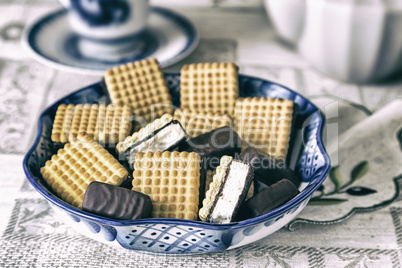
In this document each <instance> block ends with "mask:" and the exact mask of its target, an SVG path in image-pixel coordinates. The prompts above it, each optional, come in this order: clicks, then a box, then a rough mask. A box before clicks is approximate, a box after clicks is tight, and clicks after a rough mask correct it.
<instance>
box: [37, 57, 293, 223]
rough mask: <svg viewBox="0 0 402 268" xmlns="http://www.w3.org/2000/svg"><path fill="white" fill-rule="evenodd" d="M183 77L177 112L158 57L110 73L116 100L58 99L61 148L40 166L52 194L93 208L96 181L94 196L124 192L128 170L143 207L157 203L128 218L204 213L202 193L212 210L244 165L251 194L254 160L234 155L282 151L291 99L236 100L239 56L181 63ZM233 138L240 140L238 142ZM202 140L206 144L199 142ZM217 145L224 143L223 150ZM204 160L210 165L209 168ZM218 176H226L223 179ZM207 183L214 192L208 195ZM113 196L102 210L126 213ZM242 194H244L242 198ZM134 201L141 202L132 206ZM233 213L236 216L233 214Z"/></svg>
mask: <svg viewBox="0 0 402 268" xmlns="http://www.w3.org/2000/svg"><path fill="white" fill-rule="evenodd" d="M180 79H181V81H180V84H181V88H180V96H181V98H180V102H181V106H180V107H176V108H177V109H176V110H175V111H174V113H173V108H174V107H173V104H172V98H171V96H170V94H169V90H168V88H167V86H166V81H165V79H164V75H163V73H162V71H161V68H160V66H159V64H158V62H157V61H156V60H155V59H147V60H141V61H137V62H134V63H128V64H125V65H121V66H118V67H115V68H113V69H110V70H108V71H107V72H106V74H105V77H104V80H105V84H106V88H107V92H108V95H109V97H110V100H111V104H108V105H106V104H100V103H98V104H61V105H59V107H58V109H57V111H56V114H55V119H54V123H53V129H52V135H51V139H52V141H53V142H55V143H57V144H60V143H62V144H64V148H62V149H60V150H59V151H58V152H57V154H55V155H53V156H52V158H51V159H50V160H49V161H47V162H46V164H45V166H44V167H42V168H41V174H42V176H43V179H44V180H45V181H46V182H47V184H48V185H49V186H50V188H51V189H52V190H53V191H54V193H55V194H56V195H57V196H58V197H59V198H61V199H62V200H63V201H65V202H66V203H68V204H70V205H72V206H74V207H77V208H80V209H81V208H83V209H84V210H85V211H88V212H91V213H95V214H96V213H97V212H95V210H91V207H93V206H94V205H93V204H92V203H91V202H101V201H102V200H101V201H99V200H98V199H96V197H93V196H86V195H85V194H86V189H87V188H88V187H89V185H90V184H91V182H96V183H97V184H96V185H94V186H93V187H91V190H90V191H88V195H94V192H96V189H99V191H101V190H102V191H103V192H104V193H108V195H109V194H110V195H112V193H118V192H119V191H120V190H119V189H117V188H113V187H118V186H120V185H121V184H122V183H123V182H125V181H126V180H127V178H130V179H132V181H131V183H130V185H131V186H130V189H131V190H132V191H134V192H138V193H141V195H137V196H134V198H133V199H135V200H137V202H142V204H145V205H141V206H140V207H141V209H142V208H145V207H147V208H149V209H150V208H152V211H146V212H144V213H142V212H138V213H137V212H136V213H131V214H130V213H129V216H127V215H128V214H127V213H126V214H125V217H131V215H134V214H135V215H137V216H135V217H139V216H138V215H152V217H154V218H178V219H188V220H197V219H199V209H200V206H201V205H202V204H201V202H200V199H201V201H202V197H203V196H205V195H206V193H208V198H209V201H208V204H209V205H208V206H209V208H208V211H209V210H211V213H213V212H212V210H213V208H214V207H215V205H216V204H214V202H217V201H218V199H219V198H221V197H222V193H220V192H219V191H224V189H225V187H223V184H224V183H225V182H226V180H227V179H228V180H229V177H230V180H232V181H236V178H235V176H236V171H235V170H238V172H239V174H240V175H238V176H243V177H244V178H243V179H244V181H245V183H246V184H244V186H243V187H245V188H247V189H241V193H242V194H241V195H242V197H241V198H243V197H244V198H245V200H247V199H249V198H252V196H253V193H254V184H253V182H250V178H251V177H252V176H253V169H252V168H251V167H250V165H249V164H248V163H245V162H244V163H243V162H241V161H238V160H236V159H237V155H236V154H238V153H240V149H241V150H244V149H245V148H246V147H248V146H250V145H253V146H254V147H257V148H260V149H262V151H264V152H266V153H269V154H270V155H273V156H275V157H283V158H285V157H286V154H287V151H288V146H289V139H290V132H291V127H292V115H293V102H292V101H289V100H283V99H272V98H271V99H269V98H257V97H255V98H239V83H238V67H237V66H236V65H235V64H234V63H199V64H190V65H184V66H183V68H182V70H181V77H180ZM236 132H237V133H238V134H237V133H236ZM236 137H237V138H238V139H239V141H240V142H233V141H232V140H233V139H236ZM189 138H190V139H189ZM214 138H216V139H217V143H216V144H215V143H214V142H215V141H214V140H213V139H214ZM240 139H241V140H240ZM192 141H193V142H194V143H191V142H192ZM199 145H205V146H206V147H205V146H204V147H203V148H201V149H200V148H199V147H197V146H199ZM106 146H108V147H107V148H108V149H109V150H110V149H111V148H113V149H114V150H113V152H112V153H110V152H108V151H107V150H105V149H104V147H105V148H106ZM214 146H215V147H214ZM219 146H226V147H227V148H224V150H222V148H218V147H219ZM229 147H230V148H229ZM228 148H229V149H228ZM223 152H224V153H223ZM227 154H229V155H230V156H229V157H230V158H227V157H228V156H226V155H227ZM113 155H115V157H116V158H115V157H114V156H113ZM213 157H218V164H219V161H220V162H221V164H222V161H223V160H222V159H226V160H225V161H226V162H225V161H224V162H225V163H226V166H222V167H220V169H219V170H220V172H219V174H218V175H219V176H218V175H217V173H216V170H215V169H216V168H217V165H213V163H212V160H211V159H212V158H213ZM225 157H226V158H225ZM207 161H208V167H204V166H203V163H204V162H207ZM237 164H239V165H240V166H241V168H239V167H236V165H237ZM129 174H131V175H132V176H129ZM229 174H230V176H229ZM215 177H219V182H218V181H216V180H215ZM102 183H103V184H107V187H104V186H103V185H102ZM220 184H222V187H221V186H220ZM110 185H112V186H113V187H112V186H110ZM124 185H128V184H127V183H125V184H124ZM210 186H213V188H214V189H213V191H214V192H215V194H216V195H217V197H216V198H215V197H214V195H212V194H211V193H210V192H211V191H212V189H211V187H210ZM111 187H112V188H111ZM126 190H127V189H126ZM246 194H247V197H245V196H246ZM121 195H122V198H120V199H119V200H123V199H124V198H126V197H127V198H128V197H129V196H131V192H129V193H127V192H121ZM107 198H110V201H109V199H108V200H103V201H104V203H102V204H101V205H100V206H99V205H98V206H97V209H98V210H97V211H100V210H102V211H103V212H102V213H105V214H102V215H103V216H105V215H106V216H107V217H112V216H113V215H120V214H121V213H120V214H119V213H115V209H117V207H119V206H124V204H122V205H121V204H116V202H117V201H113V200H117V199H116V198H114V199H113V197H107ZM130 198H132V197H130ZM147 198H149V200H147ZM239 198H240V197H239ZM84 199H85V200H86V202H84ZM94 200H95V201H94ZM96 200H97V201H96ZM124 200H125V199H124ZM138 200H140V201H138ZM242 200H243V199H239V204H241V202H243V201H242ZM103 201H102V202H103ZM83 202H84V204H85V206H84V207H83ZM108 202H109V203H110V205H109V204H108ZM119 202H121V201H119ZM127 202H130V200H128V201H127ZM222 202H226V201H222ZM204 203H205V202H204ZM147 204H148V205H147ZM222 204H223V203H222ZM220 206H221V205H220ZM128 207H130V208H132V207H135V205H134V206H133V204H130V206H125V208H126V209H127V208H128ZM120 209H123V210H124V208H120ZM237 210H238V208H236V209H235V211H237ZM202 211H203V214H204V215H203V217H201V218H202V220H206V219H212V218H213V216H212V215H208V216H206V214H207V213H209V212H208V211H207V210H206V209H205V208H204V210H202ZM99 213H100V212H99ZM214 213H218V212H216V211H215V212H214ZM219 213H220V212H219ZM141 217H142V216H141ZM147 217H148V216H147ZM228 217H229V219H234V216H233V215H229V216H228ZM124 219H126V218H124ZM133 219H134V218H133ZM211 221H212V220H211ZM218 223H219V221H218Z"/></svg>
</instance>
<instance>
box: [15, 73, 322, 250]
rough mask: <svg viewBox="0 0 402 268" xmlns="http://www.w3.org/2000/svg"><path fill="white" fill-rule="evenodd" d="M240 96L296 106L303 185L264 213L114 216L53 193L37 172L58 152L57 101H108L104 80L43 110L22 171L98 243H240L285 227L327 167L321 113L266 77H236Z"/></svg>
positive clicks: (176, 83) (179, 246) (158, 246)
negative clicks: (231, 218) (234, 217)
mask: <svg viewBox="0 0 402 268" xmlns="http://www.w3.org/2000/svg"><path fill="white" fill-rule="evenodd" d="M165 77H166V80H167V84H168V87H169V90H170V93H171V95H172V98H173V102H174V104H175V105H176V106H179V105H180V75H179V74H166V75H165ZM239 86H240V87H239V88H240V96H241V97H246V96H250V97H252V96H258V97H262V96H265V97H275V98H279V97H280V98H284V99H291V100H292V101H294V102H295V103H296V104H297V105H298V106H299V113H298V114H297V116H296V126H297V131H296V133H297V135H296V136H295V137H294V138H295V139H296V142H295V143H294V145H293V150H292V151H293V153H292V160H291V165H293V166H294V168H295V170H296V171H297V172H298V173H299V174H300V176H301V177H302V179H303V183H302V185H301V186H300V194H299V195H297V196H296V197H294V198H293V199H292V200H290V201H289V202H287V203H286V204H284V205H282V206H280V207H278V208H276V209H274V210H272V211H270V212H269V213H267V214H264V215H261V216H259V217H255V218H252V219H248V220H245V221H241V222H237V223H231V224H211V223H204V222H198V221H190V220H179V219H162V218H158V219H140V220H131V221H124V220H112V219H107V218H103V217H100V216H97V215H93V214H90V213H87V212H84V211H81V210H79V209H77V208H75V207H72V206H70V205H68V204H66V203H64V202H63V201H61V200H60V199H59V198H57V197H56V196H54V195H53V194H52V193H51V191H50V190H49V187H48V186H47V185H46V183H45V182H44V181H43V179H42V177H41V175H40V167H42V166H43V165H44V164H45V162H46V160H48V159H50V157H51V156H52V155H53V154H55V153H56V148H55V146H54V144H53V142H52V141H51V139H50V136H51V131H52V122H53V119H54V116H55V113H56V110H57V107H58V105H59V104H61V103H67V104H68V103H97V102H105V101H108V98H107V96H105V93H104V92H105V91H104V88H103V83H101V82H100V83H97V84H93V85H91V86H88V87H86V88H83V89H81V90H78V91H76V92H75V93H72V94H70V95H68V96H66V97H65V98H63V99H61V100H59V101H58V102H56V103H54V104H53V105H52V106H50V107H49V108H47V109H46V110H45V111H44V112H43V113H42V115H41V116H40V118H39V123H38V134H37V137H36V139H35V142H34V144H33V146H32V148H31V149H30V150H29V152H28V153H27V155H26V156H25V159H24V163H23V166H24V171H25V173H26V175H27V177H28V180H29V181H30V183H31V184H32V185H33V187H34V188H35V189H36V190H37V191H38V192H39V193H40V194H42V195H43V197H45V198H46V199H47V200H48V201H49V204H50V205H51V207H52V208H53V209H54V210H55V211H56V213H57V214H58V215H59V216H60V217H61V218H62V219H63V220H64V221H65V222H66V224H68V225H69V226H71V227H72V228H73V229H75V230H76V231H78V232H80V233H82V234H83V235H85V236H88V237H90V238H93V239H95V240H97V241H100V242H103V243H106V244H110V245H115V246H119V247H123V248H127V249H130V250H136V251H146V252H153V253H163V254H196V253H208V252H217V251H222V250H227V249H233V248H236V247H240V246H243V245H246V244H249V243H252V242H254V241H256V240H259V239H261V238H264V237H266V236H268V235H269V234H272V233H273V232H275V231H276V230H278V229H280V228H281V227H283V226H284V225H286V224H287V223H288V222H289V221H290V220H291V219H293V218H294V217H295V216H296V215H297V214H298V213H299V212H300V211H301V210H302V209H303V208H304V207H305V206H306V205H307V202H308V201H309V199H310V197H311V196H312V194H313V192H314V191H315V190H316V189H317V188H318V187H319V186H320V185H321V184H322V182H323V181H324V180H325V178H326V176H327V175H328V172H329V169H330V160H329V157H328V155H327V153H326V151H325V148H324V146H323V143H322V133H323V128H324V124H325V117H324V115H323V114H322V113H321V112H320V111H319V110H318V108H317V107H316V106H314V105H313V104H312V103H311V102H310V101H309V100H307V99H306V98H304V97H303V96H301V95H299V94H297V93H296V92H293V91H291V90H290V89H288V88H286V87H284V86H281V85H278V84H275V83H272V82H270V81H266V80H262V79H258V78H253V77H249V76H244V75H240V76H239Z"/></svg>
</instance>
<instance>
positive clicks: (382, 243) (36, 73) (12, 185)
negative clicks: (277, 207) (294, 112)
mask: <svg viewBox="0 0 402 268" xmlns="http://www.w3.org/2000/svg"><path fill="white" fill-rule="evenodd" d="M188 2H189V1H187V2H186V1H183V0H181V1H151V3H152V4H155V5H161V6H165V7H169V8H172V9H174V10H176V11H178V12H180V13H182V14H184V15H186V16H187V17H188V18H190V19H191V20H192V21H193V22H194V24H195V25H196V27H197V28H198V29H199V32H200V35H201V41H200V44H199V46H198V48H197V49H196V50H195V51H194V53H192V54H191V55H190V56H189V57H188V58H186V59H184V60H183V61H181V62H179V63H177V64H175V65H174V66H171V67H168V68H166V71H178V70H180V67H181V66H182V65H183V64H184V63H191V62H200V61H234V62H236V63H237V64H238V65H239V66H240V72H241V73H243V74H250V75H253V76H259V77H262V78H266V79H269V80H272V81H275V82H279V83H281V84H283V85H286V86H288V87H290V88H292V89H294V90H296V91H298V92H300V93H301V94H302V95H305V96H307V97H309V96H310V97H311V96H318V95H320V96H336V97H339V98H342V99H347V100H349V101H352V102H355V103H358V104H361V105H363V106H365V107H367V109H369V110H370V111H372V112H375V111H377V110H378V109H380V108H381V107H383V106H385V105H386V104H387V103H389V102H390V101H392V100H394V99H395V98H397V97H399V96H401V88H402V82H401V81H393V82H388V83H386V84H381V85H365V86H360V85H354V84H347V83H342V82H339V81H335V80H333V79H331V78H328V77H326V76H324V75H322V74H320V73H319V72H317V71H315V70H314V69H312V68H311V67H310V66H309V65H308V63H306V62H305V61H304V60H303V59H302V58H301V57H300V56H299V55H298V54H297V53H296V51H295V50H294V49H293V48H291V47H289V46H287V45H285V44H283V43H282V42H281V41H280V40H279V39H278V38H277V37H276V35H275V33H274V30H273V27H272V24H271V23H270V21H269V20H268V18H267V16H266V14H265V10H264V8H263V6H262V4H261V2H260V1H257V0H254V1H247V0H243V1H242V0H237V1H236V0H235V1H230V0H228V1H218V0H215V1H212V0H211V1H209V0H198V1H192V2H191V4H189V3H188ZM186 3H188V4H186ZM58 8H60V6H59V5H58V4H57V2H56V1H54V0H29V1H28V0H0V14H1V15H0V96H1V97H0V133H1V135H0V166H1V175H0V196H1V197H0V215H1V220H0V237H1V238H0V244H1V246H0V267H10V266H28V267H36V266H38V267H58V266H61V267H74V266H91V267H97V266H104V267H109V266H123V265H128V266H134V265H138V266H139V267H142V266H144V267H153V266H154V267H173V266H188V267H196V266H205V267H323V266H328V267H346V266H347V267H401V266H402V258H401V257H402V255H401V250H400V248H401V246H402V225H401V220H402V204H401V203H402V202H400V201H399V199H398V200H397V201H396V202H394V203H393V204H391V205H390V206H388V207H386V208H383V209H381V210H377V211H374V212H372V213H360V214H356V215H354V216H353V217H351V218H350V219H348V220H345V221H343V222H341V223H338V224H333V225H308V224H306V225H303V226H301V228H300V229H298V230H296V231H293V232H290V231H288V230H287V229H285V228H282V229H280V230H279V231H277V232H276V233H274V234H272V235H271V236H269V237H267V238H265V239H262V240H260V241H258V242H256V243H254V244H251V245H248V246H245V247H242V248H239V249H235V250H231V251H228V252H221V253H217V254H208V255H200V256H194V257H172V256H156V255H152V254H151V255H145V254H139V253H135V252H130V251H127V250H125V249H116V248H110V247H108V246H106V245H103V244H100V243H98V242H95V241H92V240H90V239H88V238H85V237H83V236H81V235H79V234H77V233H75V232H74V231H73V230H71V229H69V228H68V227H67V226H66V225H64V224H63V222H61V221H60V220H59V219H58V218H57V216H56V215H55V214H54V213H53V211H52V210H51V209H50V207H49V206H48V205H47V203H46V201H45V200H44V199H43V198H42V197H41V196H40V195H39V194H37V193H36V192H35V191H34V190H33V188H32V187H31V186H30V185H29V183H28V182H27V180H26V177H25V175H24V173H23V170H22V164H21V163H22V159H23V156H24V154H25V153H26V151H27V150H28V148H29V147H30V146H31V144H32V142H33V138H34V136H35V134H36V121H37V118H38V116H39V114H40V112H41V111H42V110H44V109H45V107H47V106H48V105H49V104H51V103H53V102H54V101H55V100H57V99H59V98H60V97H62V96H64V95H66V94H68V93H70V92H72V91H74V90H76V89H78V88H81V87H83V86H85V85H88V84H91V83H93V82H97V81H99V80H100V79H101V77H97V76H87V75H78V74H71V73H66V72H62V71H58V70H54V69H51V68H49V67H46V66H43V65H41V64H39V63H37V62H35V61H34V60H32V59H31V58H30V57H29V56H28V55H27V54H26V52H25V51H24V50H23V49H22V48H21V46H20V40H19V37H20V34H21V33H20V32H19V31H18V29H19V28H18V27H20V28H22V27H25V26H26V25H29V24H30V23H32V22H33V21H34V20H35V19H36V18H37V17H39V16H41V15H43V14H46V13H48V12H50V11H52V10H55V9H58ZM15 25H17V26H18V27H14V29H16V30H14V31H11V33H12V35H10V34H9V35H5V34H4V33H5V29H7V27H10V26H15ZM9 33H10V32H9Z"/></svg>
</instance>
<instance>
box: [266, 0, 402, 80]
mask: <svg viewBox="0 0 402 268" xmlns="http://www.w3.org/2000/svg"><path fill="white" fill-rule="evenodd" d="M265 4H266V8H267V12H268V15H269V16H270V18H271V20H272V22H273V24H274V27H275V28H276V30H277V32H278V34H279V35H280V36H281V37H282V38H283V39H285V40H287V41H288V42H291V43H293V44H295V45H296V47H297V48H298V50H299V52H300V53H301V55H302V56H303V57H304V58H305V59H306V60H307V61H308V62H310V63H311V65H312V66H314V67H315V68H316V69H318V70H319V71H321V72H323V73H325V74H327V75H329V76H332V77H334V78H336V79H339V80H343V81H349V82H356V83H367V82H374V81H379V80H382V79H384V78H387V77H389V76H390V75H393V74H395V73H397V72H398V71H400V70H401V69H402V0H265Z"/></svg>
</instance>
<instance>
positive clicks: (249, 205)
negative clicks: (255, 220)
mask: <svg viewBox="0 0 402 268" xmlns="http://www.w3.org/2000/svg"><path fill="white" fill-rule="evenodd" d="M297 194H299V190H298V189H297V188H296V186H295V185H294V184H293V183H292V182H290V181H289V180H286V179H283V180H280V181H279V182H277V183H275V184H273V185H271V186H269V187H267V188H265V189H264V190H262V191H261V192H258V193H256V194H254V196H253V197H251V198H250V199H249V200H247V202H246V203H245V205H243V207H242V209H241V214H242V216H241V218H242V219H245V218H252V217H257V216H260V215H262V214H265V213H267V212H269V211H271V210H273V209H274V208H277V207H279V206H280V205H282V204H284V203H286V202H288V201H289V200H290V199H292V198H293V197H295V196H296V195H297Z"/></svg>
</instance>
